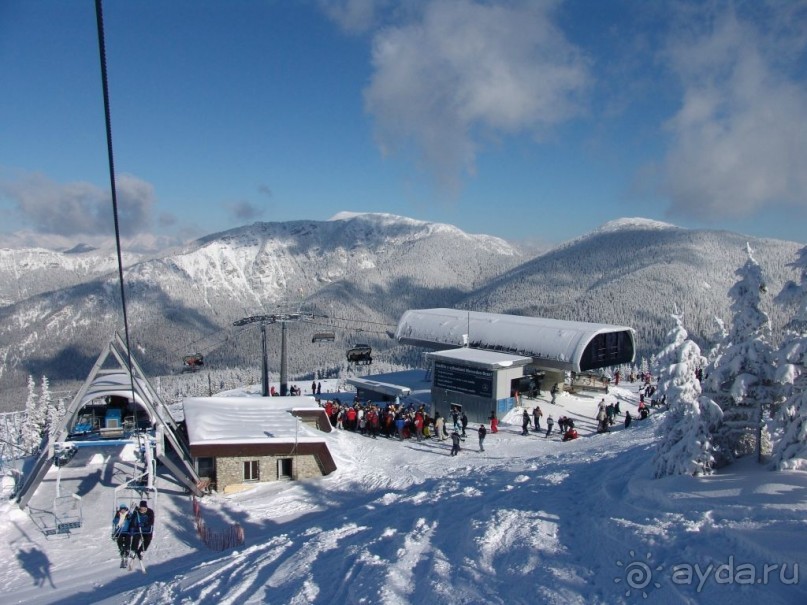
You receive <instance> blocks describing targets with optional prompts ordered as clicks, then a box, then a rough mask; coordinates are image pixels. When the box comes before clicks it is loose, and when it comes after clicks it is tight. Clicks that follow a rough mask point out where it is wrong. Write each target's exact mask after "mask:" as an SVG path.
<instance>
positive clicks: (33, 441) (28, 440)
mask: <svg viewBox="0 0 807 605" xmlns="http://www.w3.org/2000/svg"><path fill="white" fill-rule="evenodd" d="M43 412H44V409H43V408H42V406H41V405H40V402H39V395H37V392H36V382H34V377H33V376H31V375H29V376H28V398H27V399H26V400H25V423H24V424H23V427H22V444H23V447H24V448H25V451H26V452H28V453H29V454H36V453H37V452H38V451H39V447H40V445H41V443H42V435H43V430H44V427H45V416H44V414H43Z"/></svg>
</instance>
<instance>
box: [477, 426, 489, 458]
mask: <svg viewBox="0 0 807 605" xmlns="http://www.w3.org/2000/svg"><path fill="white" fill-rule="evenodd" d="M477 433H479V451H480V452H484V451H485V436H486V435H487V434H488V430H487V429H486V428H485V425H484V424H480V425H479V430H478V431H477Z"/></svg>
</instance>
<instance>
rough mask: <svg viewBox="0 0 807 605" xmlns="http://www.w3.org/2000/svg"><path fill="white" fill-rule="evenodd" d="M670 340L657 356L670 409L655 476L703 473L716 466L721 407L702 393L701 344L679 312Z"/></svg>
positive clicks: (660, 385) (662, 430)
mask: <svg viewBox="0 0 807 605" xmlns="http://www.w3.org/2000/svg"><path fill="white" fill-rule="evenodd" d="M673 319H674V320H675V327H674V328H673V329H672V330H671V331H670V332H669V335H668V338H669V340H670V344H669V345H667V347H665V348H664V349H663V350H662V351H661V352H660V353H659V354H658V357H657V358H656V367H657V368H658V389H659V392H660V393H662V394H664V395H666V396H667V404H668V406H669V409H668V411H667V413H666V415H665V418H664V422H663V423H662V424H661V426H660V429H659V434H660V437H661V439H660V441H659V444H658V448H657V449H656V454H655V457H654V459H653V463H654V465H655V474H656V477H665V476H667V475H703V474H707V473H709V472H711V470H712V468H713V467H714V463H715V458H714V455H713V448H714V446H713V440H712V435H713V433H714V431H715V430H716V429H717V427H718V426H719V425H720V422H721V418H722V415H723V414H722V412H721V410H720V407H719V406H718V405H717V404H716V403H715V402H714V401H712V400H711V399H709V398H708V397H705V396H704V395H702V394H701V385H700V381H699V380H698V379H697V378H696V377H695V371H696V370H697V369H698V368H701V367H703V366H704V365H705V364H706V358H705V357H704V356H703V355H701V351H700V347H698V345H697V344H695V343H694V342H692V341H691V340H689V338H688V334H687V331H686V330H685V329H684V326H683V322H682V320H681V316H680V315H673Z"/></svg>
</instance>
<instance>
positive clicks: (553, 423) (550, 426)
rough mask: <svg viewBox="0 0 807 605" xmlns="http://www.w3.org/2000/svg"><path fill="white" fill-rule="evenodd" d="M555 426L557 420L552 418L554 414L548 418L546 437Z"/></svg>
mask: <svg viewBox="0 0 807 605" xmlns="http://www.w3.org/2000/svg"><path fill="white" fill-rule="evenodd" d="M553 426H555V420H554V419H553V418H552V414H550V415H549V417H548V418H547V419H546V435H545V437H549V435H550V433H552V427H553Z"/></svg>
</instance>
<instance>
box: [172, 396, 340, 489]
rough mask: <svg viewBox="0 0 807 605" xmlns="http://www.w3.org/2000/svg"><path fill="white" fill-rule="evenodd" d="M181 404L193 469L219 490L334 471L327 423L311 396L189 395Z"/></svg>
mask: <svg viewBox="0 0 807 605" xmlns="http://www.w3.org/2000/svg"><path fill="white" fill-rule="evenodd" d="M183 406H184V410H185V422H186V424H187V428H188V441H189V444H190V451H191V455H192V456H193V459H194V461H195V464H196V469H197V472H198V473H199V476H200V477H201V478H205V479H207V480H208V481H209V483H210V486H211V487H212V488H213V489H215V490H217V491H219V492H223V493H232V492H236V491H241V490H244V489H249V488H250V487H252V486H253V485H255V484H256V483H265V482H268V481H278V480H297V479H309V478H312V477H322V476H324V475H328V474H330V473H332V472H333V471H335V470H336V464H335V462H334V460H333V456H331V452H330V450H329V449H328V443H327V440H326V439H325V437H324V435H323V433H328V432H330V431H331V425H330V422H329V420H328V417H327V416H326V414H325V410H324V409H322V408H321V407H319V405H318V404H317V403H316V401H315V400H314V399H313V398H311V397H205V398H202V397H192V398H188V399H186V400H185V401H184V402H183Z"/></svg>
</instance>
